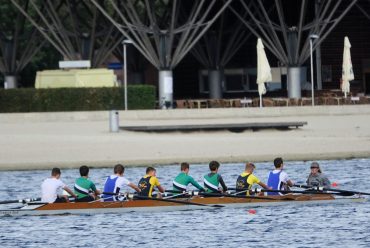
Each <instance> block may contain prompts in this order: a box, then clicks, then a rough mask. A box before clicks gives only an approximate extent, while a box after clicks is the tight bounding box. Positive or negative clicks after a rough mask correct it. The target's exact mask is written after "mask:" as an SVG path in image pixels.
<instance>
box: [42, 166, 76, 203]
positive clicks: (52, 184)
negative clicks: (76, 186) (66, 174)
mask: <svg viewBox="0 0 370 248" xmlns="http://www.w3.org/2000/svg"><path fill="white" fill-rule="evenodd" d="M61 174H62V172H61V171H60V169H59V168H53V169H52V170H51V177H50V178H46V179H45V180H44V182H43V183H42V184H41V195H42V197H41V201H42V202H48V203H62V202H69V199H68V196H67V195H58V191H60V190H62V189H63V190H65V191H67V192H68V193H69V194H70V195H71V196H73V197H74V198H77V196H76V195H75V194H74V193H73V191H72V190H70V189H69V188H68V187H67V186H66V185H65V184H64V183H63V182H62V180H60V176H61Z"/></svg>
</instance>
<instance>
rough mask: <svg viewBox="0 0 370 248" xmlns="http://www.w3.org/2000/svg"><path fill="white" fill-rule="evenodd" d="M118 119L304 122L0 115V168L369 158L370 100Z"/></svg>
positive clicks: (158, 113)
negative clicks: (235, 127)
mask: <svg viewBox="0 0 370 248" xmlns="http://www.w3.org/2000/svg"><path fill="white" fill-rule="evenodd" d="M119 114H120V116H119V117H120V125H121V126H122V125H143V123H145V125H161V124H162V125H168V124H204V123H207V124H217V123H237V122H244V123H245V122H278V121H279V122H284V121H285V122H288V121H307V122H308V125H306V126H303V127H301V128H298V129H290V130H285V131H279V130H275V129H266V130H260V131H251V130H246V131H244V132H241V133H232V132H228V131H214V132H213V131H212V132H200V131H198V132H169V133H145V132H131V131H120V132H119V133H109V117H108V116H109V111H97V112H67V113H63V112H61V113H25V114H0V170H34V169H50V168H52V167H55V166H58V167H60V168H64V169H65V168H78V167H79V166H81V165H82V164H86V165H88V166H91V167H96V168H98V167H111V166H112V165H114V164H116V163H122V164H124V165H125V166H147V165H158V164H160V165H169V164H177V163H180V162H184V161H187V162H189V163H208V162H209V161H211V160H218V161H220V162H221V163H240V162H246V161H253V162H265V161H272V160H273V159H274V158H275V157H282V158H283V159H284V160H285V161H292V160H298V161H299V160H300V161H307V160H334V159H351V158H370V125H369V123H370V106H369V105H355V106H353V105H352V106H315V107H313V108H312V107H269V108H267V107H266V108H262V109H259V108H235V109H200V110H189V109H186V110H179V109H177V110H142V111H133V110H130V111H127V112H125V111H120V112H119Z"/></svg>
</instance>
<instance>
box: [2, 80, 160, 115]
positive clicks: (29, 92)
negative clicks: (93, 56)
mask: <svg viewBox="0 0 370 248" xmlns="http://www.w3.org/2000/svg"><path fill="white" fill-rule="evenodd" d="M127 95H128V96H127V101H128V104H127V105H128V109H154V108H155V100H156V90H155V87H154V86H151V85H129V86H128V88H127ZM124 99H125V98H124V89H123V88H53V89H33V88H21V89H8V90H4V89H0V112H1V113H13V112H55V111H88V110H111V109H117V110H121V109H124V107H125V106H124Z"/></svg>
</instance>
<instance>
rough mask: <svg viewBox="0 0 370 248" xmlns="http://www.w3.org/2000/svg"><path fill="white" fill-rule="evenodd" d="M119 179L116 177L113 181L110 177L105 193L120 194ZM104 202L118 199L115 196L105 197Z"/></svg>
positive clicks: (105, 186) (106, 183)
mask: <svg viewBox="0 0 370 248" xmlns="http://www.w3.org/2000/svg"><path fill="white" fill-rule="evenodd" d="M117 179H118V177H115V178H113V179H111V178H110V176H109V177H108V178H107V181H106V182H105V185H104V192H109V193H119V190H120V188H116V181H117ZM103 199H104V201H105V202H106V201H117V198H116V196H115V195H105V194H104V195H103Z"/></svg>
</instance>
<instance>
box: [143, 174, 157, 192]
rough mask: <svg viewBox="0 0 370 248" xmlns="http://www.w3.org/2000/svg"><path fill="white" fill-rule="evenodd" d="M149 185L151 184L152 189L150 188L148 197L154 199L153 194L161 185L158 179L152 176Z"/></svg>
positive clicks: (146, 176)
mask: <svg viewBox="0 0 370 248" xmlns="http://www.w3.org/2000/svg"><path fill="white" fill-rule="evenodd" d="M148 177H150V176H149V175H145V176H144V178H148ZM149 184H150V188H149V192H148V196H149V197H152V193H153V189H154V187H156V186H160V185H161V184H160V183H159V181H158V178H157V177H154V176H152V177H151V178H150V179H149Z"/></svg>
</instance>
